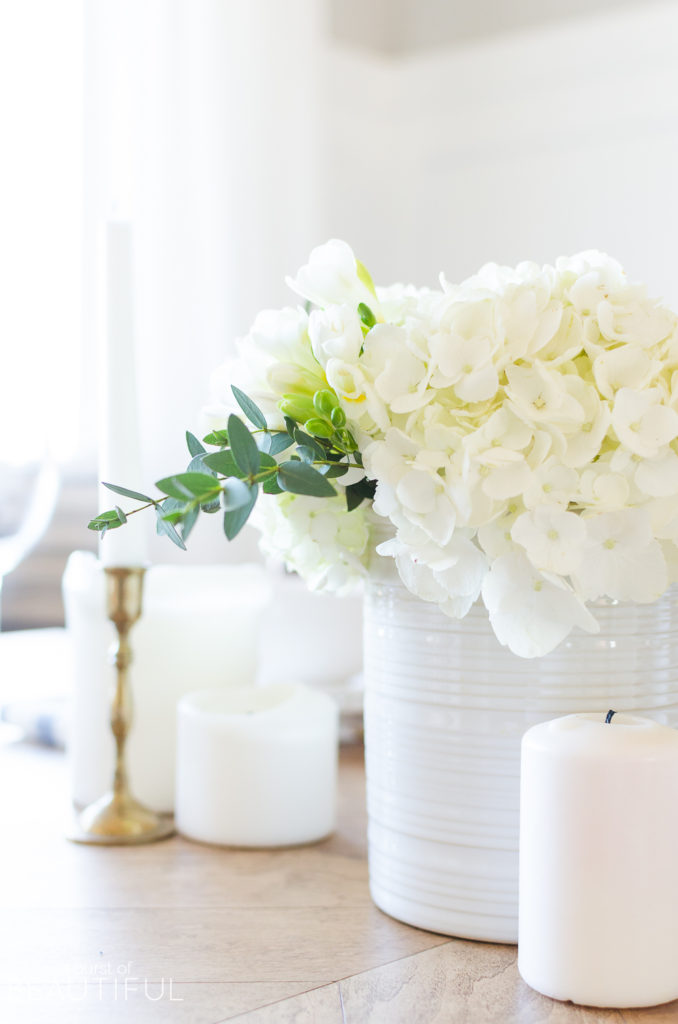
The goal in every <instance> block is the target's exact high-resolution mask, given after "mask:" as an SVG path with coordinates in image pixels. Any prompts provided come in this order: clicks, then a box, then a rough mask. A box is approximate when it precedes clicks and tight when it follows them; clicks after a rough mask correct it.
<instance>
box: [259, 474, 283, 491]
mask: <svg viewBox="0 0 678 1024" xmlns="http://www.w3.org/2000/svg"><path fill="white" fill-rule="evenodd" d="M261 489H262V491H263V492H264V494H282V493H283V489H282V487H280V485H279V484H278V481H277V480H276V478H275V477H274V476H269V478H268V480H264V481H263V482H262V484H261Z"/></svg>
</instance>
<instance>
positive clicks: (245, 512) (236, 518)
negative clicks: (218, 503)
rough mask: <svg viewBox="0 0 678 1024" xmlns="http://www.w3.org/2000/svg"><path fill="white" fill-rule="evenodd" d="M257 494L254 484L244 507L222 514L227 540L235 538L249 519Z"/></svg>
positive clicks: (257, 489)
mask: <svg viewBox="0 0 678 1024" xmlns="http://www.w3.org/2000/svg"><path fill="white" fill-rule="evenodd" d="M258 492H259V488H258V487H257V485H256V484H255V485H254V486H253V487H251V488H250V500H249V501H248V503H247V504H246V505H242V506H240V508H234V509H227V510H226V511H225V512H224V533H225V534H226V536H227V538H228V539H229V540H233V538H234V537H237V535H238V534H239V533H240V531H241V530H242V528H243V526H244V525H245V523H246V522H247V520H248V519H249V517H250V513H251V511H252V509H253V508H254V506H255V504H256V500H257V494H258Z"/></svg>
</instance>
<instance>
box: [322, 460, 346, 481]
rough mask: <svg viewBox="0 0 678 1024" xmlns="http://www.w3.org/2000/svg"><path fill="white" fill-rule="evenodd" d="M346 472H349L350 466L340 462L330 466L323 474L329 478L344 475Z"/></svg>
mask: <svg viewBox="0 0 678 1024" xmlns="http://www.w3.org/2000/svg"><path fill="white" fill-rule="evenodd" d="M346 473H348V466H347V465H345V464H344V463H341V462H338V463H337V464H336V465H334V466H328V467H327V470H326V472H325V473H323V476H324V477H326V478H327V479H328V480H329V479H333V478H334V477H338V476H344V475H345V474H346Z"/></svg>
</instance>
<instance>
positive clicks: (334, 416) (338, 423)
mask: <svg viewBox="0 0 678 1024" xmlns="http://www.w3.org/2000/svg"><path fill="white" fill-rule="evenodd" d="M330 420H331V421H332V426H333V427H337V428H338V427H345V426H346V413H345V412H344V410H343V409H340V408H339V407H338V406H337V408H336V409H333V410H332V412H331V413H330Z"/></svg>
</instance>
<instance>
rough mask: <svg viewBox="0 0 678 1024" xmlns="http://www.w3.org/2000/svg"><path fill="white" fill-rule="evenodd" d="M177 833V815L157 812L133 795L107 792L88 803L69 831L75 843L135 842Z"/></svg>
mask: <svg viewBox="0 0 678 1024" xmlns="http://www.w3.org/2000/svg"><path fill="white" fill-rule="evenodd" d="M173 834H174V819H173V818H172V817H170V816H169V815H168V816H164V815H160V814H155V813H154V812H153V811H150V810H149V809H148V808H147V807H144V806H143V804H140V803H139V801H138V800H135V799H134V797H130V796H126V795H123V796H116V794H115V793H107V794H106V795H105V796H102V797H101V799H99V800H97V801H96V802H95V803H93V804H90V806H89V807H86V808H85V810H84V811H82V812H81V813H80V814H79V815H78V816H77V818H76V819H75V821H74V823H73V825H72V827H71V828H70V829H69V831H68V838H69V839H71V840H72V841H73V842H74V843H92V844H95V845H102V846H133V845H134V844H136V843H152V842H155V840H157V839H166V838H167V837H168V836H171V835H173Z"/></svg>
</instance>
